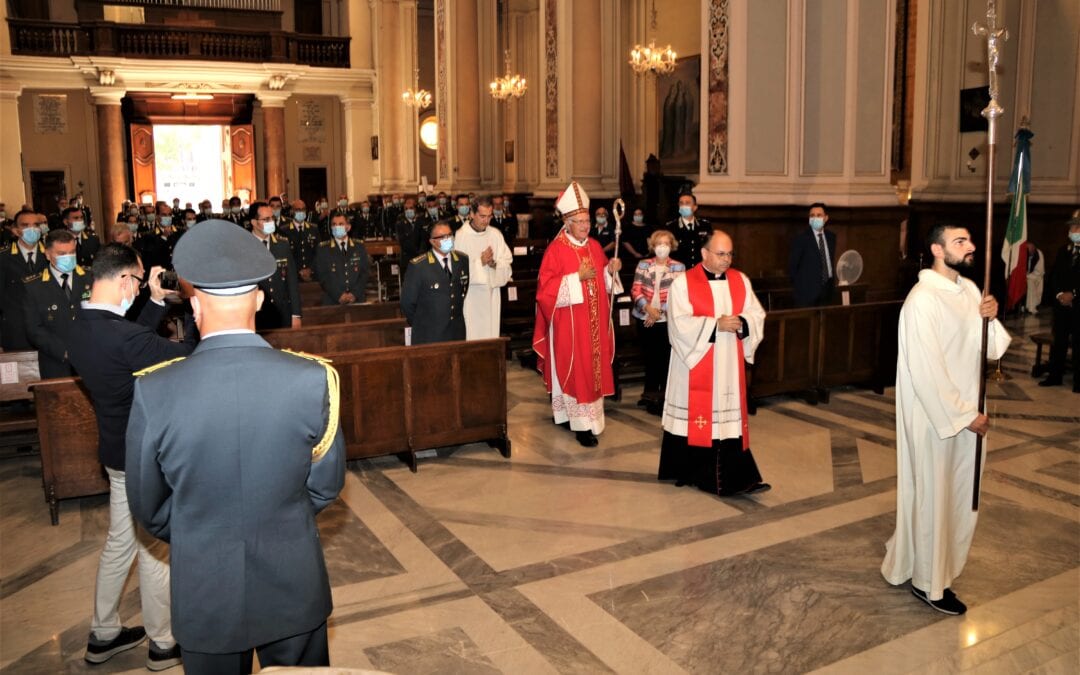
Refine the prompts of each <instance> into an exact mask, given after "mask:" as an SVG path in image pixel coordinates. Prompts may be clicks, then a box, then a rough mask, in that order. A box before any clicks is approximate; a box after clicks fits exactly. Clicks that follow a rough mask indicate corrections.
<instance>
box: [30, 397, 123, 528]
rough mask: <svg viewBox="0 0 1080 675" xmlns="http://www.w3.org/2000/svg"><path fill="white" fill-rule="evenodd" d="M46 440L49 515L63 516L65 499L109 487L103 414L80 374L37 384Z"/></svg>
mask: <svg viewBox="0 0 1080 675" xmlns="http://www.w3.org/2000/svg"><path fill="white" fill-rule="evenodd" d="M31 390H32V391H33V395H34V406H35V408H36V409H37V424H38V438H39V439H40V442H41V481H42V488H43V489H44V491H45V501H46V503H48V505H49V520H50V521H51V522H52V524H53V525H57V524H59V522H60V504H59V501H60V500H61V499H70V498H73V497H89V496H91V495H99V494H103V493H107V492H108V491H109V481H108V478H106V474H105V469H104V468H102V466H101V463H100V462H99V461H98V432H97V419H96V418H95V417H94V407H93V404H91V402H90V394H89V393H87V391H86V390H85V389H84V388H83V387H82V381H81V380H79V379H78V378H72V377H64V378H58V379H54V380H41V381H39V382H36V383H34V384H32V385H31Z"/></svg>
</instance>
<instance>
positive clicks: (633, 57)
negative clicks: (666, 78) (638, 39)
mask: <svg viewBox="0 0 1080 675" xmlns="http://www.w3.org/2000/svg"><path fill="white" fill-rule="evenodd" d="M676 58H677V55H676V54H675V52H674V51H672V49H671V45H668V46H667V47H664V48H663V49H661V48H659V47H657V46H656V42H655V41H650V42H649V46H648V47H643V46H641V45H634V48H633V49H631V50H630V67H631V68H633V69H634V72H635V73H637V74H638V75H645V74H647V73H654V74H656V75H666V74H668V73H670V72H671V71H673V70H675V59H676Z"/></svg>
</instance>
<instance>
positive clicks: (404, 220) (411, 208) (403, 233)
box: [394, 197, 425, 273]
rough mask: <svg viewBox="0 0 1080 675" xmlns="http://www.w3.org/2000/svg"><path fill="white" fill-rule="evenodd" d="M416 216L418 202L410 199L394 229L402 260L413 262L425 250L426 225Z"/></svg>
mask: <svg viewBox="0 0 1080 675" xmlns="http://www.w3.org/2000/svg"><path fill="white" fill-rule="evenodd" d="M416 216H417V214H416V201H415V200H414V199H413V198H412V197H409V198H408V199H406V200H405V208H404V209H403V210H402V212H401V217H400V218H398V220H397V224H396V226H395V227H394V230H395V232H396V233H397V241H398V244H400V245H401V259H402V260H412V259H413V258H414V257H416V256H417V255H419V254H420V252H421V251H422V250H423V243H424V235H425V230H424V224H423V222H421V221H420V219H419V218H417V217H416ZM406 273H407V272H406Z"/></svg>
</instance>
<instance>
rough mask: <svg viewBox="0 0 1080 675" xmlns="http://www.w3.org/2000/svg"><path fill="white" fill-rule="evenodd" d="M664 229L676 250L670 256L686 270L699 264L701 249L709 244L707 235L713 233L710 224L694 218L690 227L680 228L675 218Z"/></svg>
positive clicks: (680, 221)
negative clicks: (672, 236)
mask: <svg viewBox="0 0 1080 675" xmlns="http://www.w3.org/2000/svg"><path fill="white" fill-rule="evenodd" d="M631 227H633V226H631ZM664 229H666V230H667V231H668V232H670V233H671V234H673V235H674V236H675V242H676V243H677V244H678V249H677V252H673V253H672V255H675V256H677V257H678V260H679V262H681V263H683V264H685V265H686V269H690V268H691V267H693V266H694V265H697V264H698V263H699V262H701V248H702V247H703V246H705V244H707V243H708V242H709V235H710V234H712V231H713V226H712V223H710V222H709V221H707V220H705V219H704V218H697V217H695V218H694V222H693V223H691V225H690V227H688V228H686V227H683V226H682V220H681V219H679V218H676V219H675V220H672V221H669V222H668V224H667V225H665V226H664Z"/></svg>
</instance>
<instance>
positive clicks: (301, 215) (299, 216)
mask: <svg viewBox="0 0 1080 675" xmlns="http://www.w3.org/2000/svg"><path fill="white" fill-rule="evenodd" d="M292 217H293V220H295V221H296V222H298V223H302V222H304V221H305V220H307V211H297V212H296V213H294V214H293V216H292Z"/></svg>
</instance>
